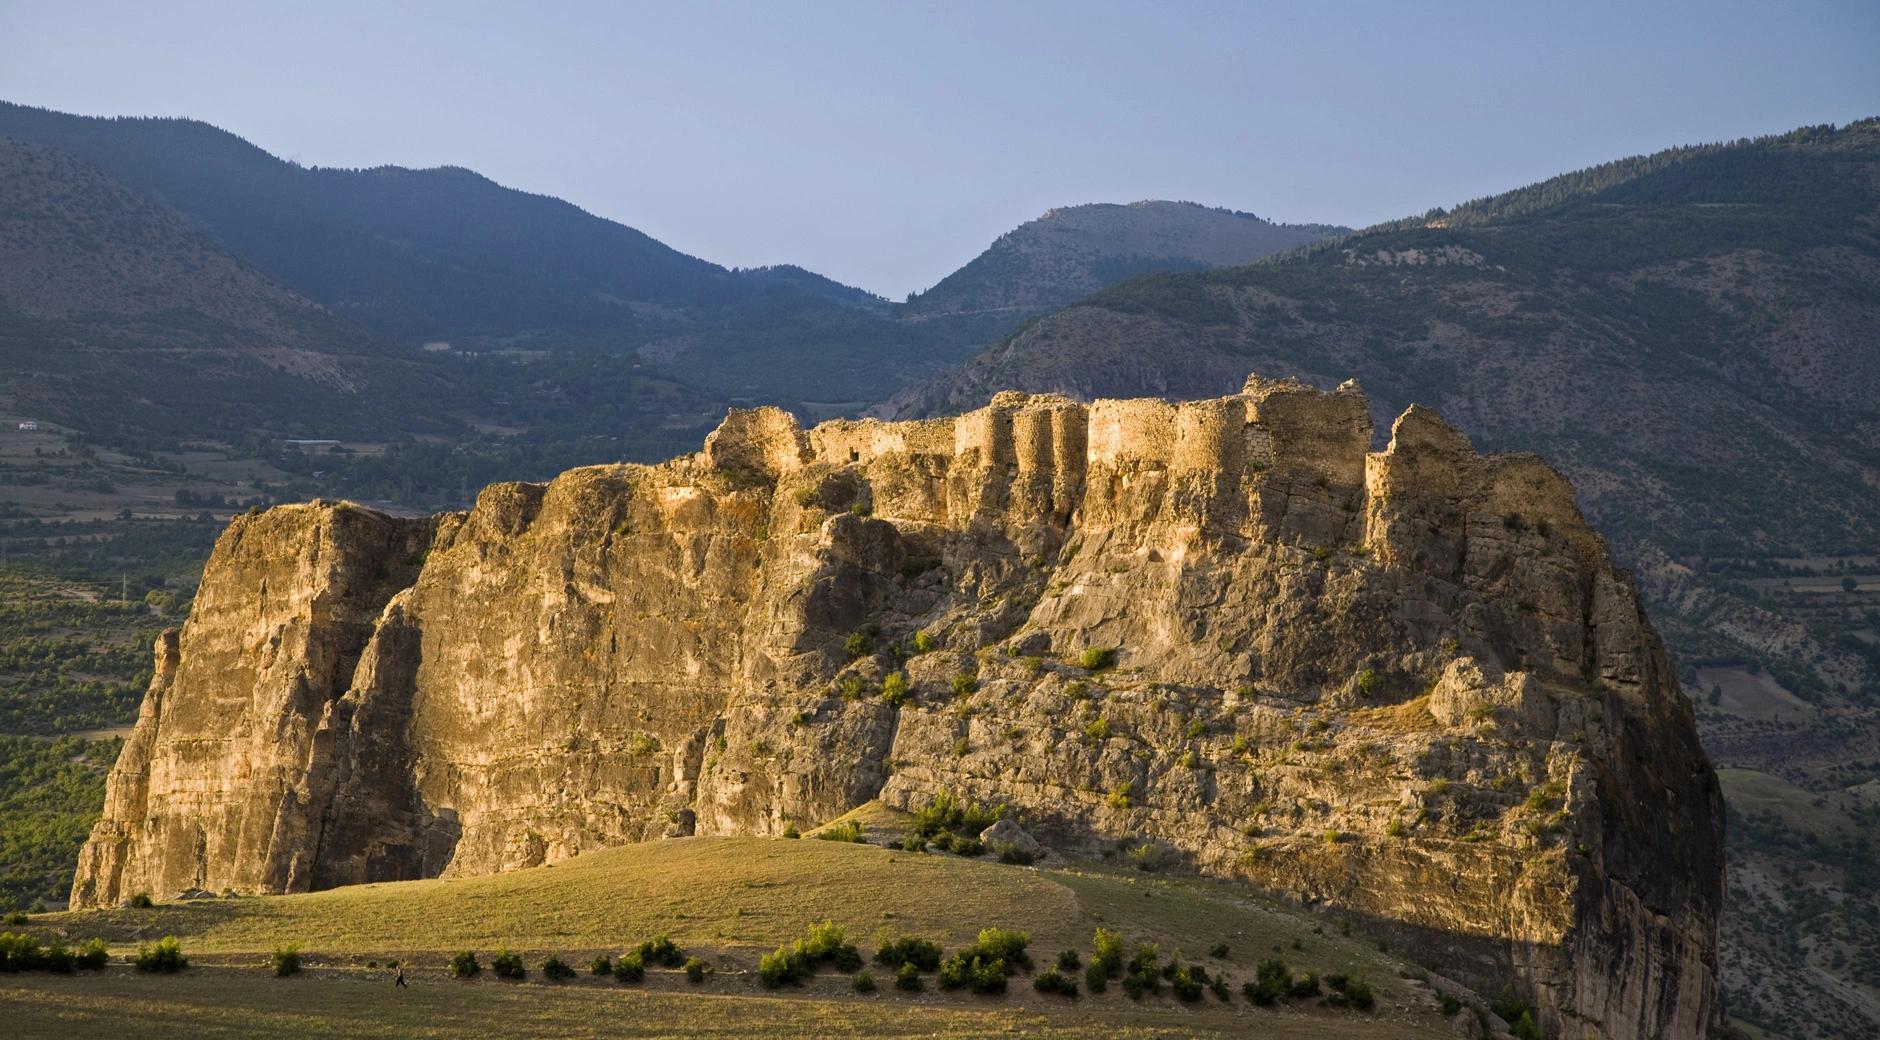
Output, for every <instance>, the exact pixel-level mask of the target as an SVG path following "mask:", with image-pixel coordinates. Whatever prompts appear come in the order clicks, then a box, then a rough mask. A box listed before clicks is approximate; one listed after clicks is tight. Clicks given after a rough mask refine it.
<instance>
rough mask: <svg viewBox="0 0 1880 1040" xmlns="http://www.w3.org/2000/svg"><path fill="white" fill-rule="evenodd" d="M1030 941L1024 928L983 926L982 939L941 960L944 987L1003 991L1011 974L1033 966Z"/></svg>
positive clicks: (942, 985) (941, 985)
mask: <svg viewBox="0 0 1880 1040" xmlns="http://www.w3.org/2000/svg"><path fill="white" fill-rule="evenodd" d="M1030 943H1031V937H1030V936H1028V935H1026V934H1025V933H1024V932H1015V931H1010V930H1008V929H1004V928H984V929H981V930H980V932H979V938H978V941H976V942H974V943H973V945H971V946H968V947H966V948H965V949H963V950H960V951H958V952H957V953H955V954H953V956H951V957H948V958H946V959H944V960H942V961H941V962H940V988H941V989H964V988H970V989H972V991H973V992H974V993H1003V992H1005V980H1006V979H1007V978H1009V977H1011V976H1012V975H1013V974H1014V973H1015V972H1017V971H1018V970H1019V969H1021V968H1022V969H1024V970H1026V971H1030V970H1031V955H1030V954H1028V953H1026V952H1025V947H1026V946H1028V945H1030Z"/></svg>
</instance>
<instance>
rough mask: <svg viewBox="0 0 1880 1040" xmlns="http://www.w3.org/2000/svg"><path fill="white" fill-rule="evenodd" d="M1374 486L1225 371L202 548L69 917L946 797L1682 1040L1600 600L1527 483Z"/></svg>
mask: <svg viewBox="0 0 1880 1040" xmlns="http://www.w3.org/2000/svg"><path fill="white" fill-rule="evenodd" d="M1372 447H1373V431H1372V429H1371V424H1370V419H1369V411H1368V409H1367V406H1366V403H1365V400H1364V398H1363V396H1362V394H1361V393H1360V392H1359V391H1358V390H1357V388H1356V387H1355V386H1352V385H1350V384H1347V385H1346V386H1344V387H1341V388H1339V389H1338V390H1336V391H1332V392H1325V391H1320V390H1315V389H1312V388H1309V387H1306V386H1303V385H1301V384H1298V383H1292V382H1268V381H1264V380H1261V379H1259V378H1257V377H1256V378H1253V379H1250V380H1249V381H1248V383H1247V386H1246V388H1245V389H1244V390H1243V391H1242V392H1241V393H1239V394H1236V395H1233V396H1230V397H1225V398H1220V399H1216V400H1209V401H1196V402H1188V403H1181V404H1171V403H1168V402H1165V401H1159V400H1137V401H1097V402H1094V403H1090V404H1082V403H1078V402H1074V401H1071V400H1068V399H1065V398H1061V397H1054V396H1027V395H1023V394H1011V393H1007V394H1000V395H998V396H997V397H995V398H994V399H993V401H992V403H991V404H990V405H989V406H988V407H986V408H983V409H980V410H979V411H976V412H972V413H969V414H966V415H962V416H959V417H957V418H951V419H936V420H927V421H920V422H905V423H882V422H875V421H862V422H846V421H845V422H832V423H826V424H824V425H821V426H818V427H816V428H815V429H813V430H808V431H804V430H801V429H799V428H798V426H797V424H796V423H795V422H794V421H793V420H792V419H791V418H790V417H789V416H788V415H787V414H785V413H783V412H779V411H776V410H774V409H758V410H755V411H749V412H734V413H733V414H732V415H731V416H730V417H729V418H728V419H727V420H726V421H725V423H724V425H723V426H722V427H720V428H719V430H718V431H717V432H715V433H714V434H712V436H711V437H710V438H708V439H707V441H706V443H705V446H704V450H703V451H701V452H700V453H698V454H695V455H691V456H687V457H684V458H680V459H675V460H673V461H671V462H668V463H664V464H662V465H658V466H637V465H618V466H597V467H589V468H585V469H578V470H573V471H570V472H568V473H566V474H563V475H562V476H561V477H559V478H557V479H555V480H554V481H552V482H550V483H548V484H545V485H533V484H500V485H495V486H492V487H490V488H489V489H487V490H485V491H484V493H483V494H482V496H481V497H480V498H479V500H478V502H477V504H476V506H475V508H473V509H471V510H470V511H469V512H467V513H455V514H445V515H442V516H437V517H432V518H428V519H422V520H406V519H396V518H392V517H387V516H383V515H380V514H378V513H375V512H372V511H370V510H366V509H361V508H359V507H356V506H351V505H346V504H333V503H314V504H311V505H301V506H284V507H279V508H276V509H272V510H269V511H267V512H265V513H262V514H259V515H256V516H249V517H242V518H238V519H237V520H235V521H234V522H233V523H232V524H231V526H230V528H229V530H228V531H227V532H226V533H225V534H224V535H223V537H222V539H221V540H220V542H218V544H217V546H216V550H215V554H214V556H213V557H212V558H211V560H210V563H209V565H208V569H207V571H206V572H205V574H204V578H203V583H202V589H201V593H200V595H199V596H198V598H197V600H196V605H195V609H194V611H193V613H192V615H191V617H190V619H189V621H188V623H187V624H186V625H184V627H183V628H182V629H181V631H180V633H169V634H166V635H165V637H164V638H163V640H162V641H160V643H159V646H158V651H157V653H158V664H157V669H156V676H155V678H154V679H153V680H152V683H151V689H150V692H149V694H148V695H147V697H146V699H145V703H144V707H143V711H142V714H141V716H140V718H139V720H138V724H137V729H136V732H135V734H134V735H133V737H132V738H131V740H130V741H129V742H128V743H127V745H126V748H125V752H124V755H123V758H122V759H121V760H120V761H119V763H118V765H117V768H116V769H115V770H114V772H113V774H112V777H111V784H110V792H109V796H108V800H107V806H106V812H105V817H104V819H103V820H102V821H101V822H100V823H99V824H98V825H97V828H96V830H95V831H94V832H93V835H92V838H91V841H90V842H89V843H88V844H87V846H86V848H85V852H84V854H83V857H82V860H81V863H80V867H79V872H78V876H77V878H76V879H75V881H74V885H73V901H74V904H75V905H78V906H97V905H106V904H111V903H115V902H118V901H120V900H123V899H125V898H128V897H129V896H130V895H132V894H133V893H138V892H148V893H151V894H153V895H158V896H163V895H170V894H174V893H176V892H179V891H182V890H185V889H190V888H202V889H208V890H211V891H221V890H225V889H233V890H235V891H240V892H292V891H305V890H309V889H316V888H325V887H330V886H334V885H343V884H352V883H358V882H364V881H376V880H386V879H397V878H415V877H430V876H437V875H468V874H485V873H491V872H495V871H501V870H508V869H514V868H518V867H527V866H534V865H537V864H541V863H548V862H554V861H557V860H560V859H564V858H566V857H568V856H572V855H574V854H576V853H579V852H582V851H586V850H591V849H596V848H601V847H604V846H608V845H616V844H620V843H622V842H631V841H645V840H654V839H659V838H663V837H674V836H682V835H688V834H777V833H781V832H782V831H783V830H784V829H785V828H786V827H788V826H791V825H795V826H798V827H807V826H810V825H814V824H816V823H819V822H821V821H824V820H827V819H830V818H832V817H834V816H837V815H840V814H841V813H843V812H845V811H847V810H849V809H851V808H853V807H855V806H857V805H859V804H861V803H863V802H867V801H869V800H871V799H879V800H881V801H884V802H886V803H888V804H890V805H895V806H901V807H914V806H917V805H920V804H923V803H924V802H925V801H926V800H927V799H928V798H930V797H931V796H933V795H934V794H936V793H938V792H941V791H950V792H954V793H958V794H964V795H969V796H972V797H974V798H980V799H991V800H997V801H1003V802H1008V803H1010V804H1012V805H1013V806H1014V807H1015V808H1016V809H1017V810H1018V811H1019V813H1020V815H1021V816H1022V817H1023V819H1024V820H1025V825H1026V829H1027V830H1028V831H1029V832H1030V833H1032V834H1034V835H1036V836H1038V837H1040V838H1042V839H1044V840H1045V841H1046V842H1047V843H1048V844H1049V845H1050V846H1051V847H1052V848H1054V849H1055V850H1057V853H1058V854H1060V855H1063V854H1083V855H1092V856H1094V855H1100V854H1102V853H1104V852H1105V851H1114V850H1115V849H1116V848H1118V847H1119V844H1121V845H1126V846H1127V847H1128V848H1130V849H1131V850H1140V849H1142V847H1143V846H1145V845H1147V846H1152V848H1153V851H1151V852H1149V853H1147V855H1151V856H1159V857H1161V858H1163V859H1165V860H1167V861H1169V862H1171V863H1174V864H1177V865H1186V866H1188V867H1192V868H1193V869H1198V870H1200V871H1203V872H1206V873H1210V874H1217V875H1227V876H1234V877H1239V878H1243V879H1245V880H1246V881H1247V882H1248V883H1249V884H1251V885H1254V886H1257V887H1259V888H1261V889H1264V890H1267V891H1270V892H1276V893H1281V894H1285V895H1289V896H1292V897H1294V898H1298V899H1300V900H1303V901H1307V902H1310V903H1313V904H1319V905H1324V906H1327V907H1331V908H1335V909H1336V910H1338V911H1339V912H1341V913H1344V914H1346V915H1348V916H1351V917H1353V918H1356V919H1358V920H1359V921H1361V922H1362V923H1364V924H1365V925H1366V926H1367V927H1369V928H1372V929H1374V930H1376V931H1378V932H1379V933H1380V934H1386V935H1389V936H1390V937H1392V939H1393V941H1394V942H1395V943H1396V944H1398V945H1399V946H1400V947H1403V948H1408V949H1410V950H1412V951H1413V952H1415V953H1417V954H1420V955H1422V956H1425V957H1427V958H1431V959H1432V960H1433V961H1434V960H1436V959H1440V964H1441V967H1442V969H1443V971H1444V972H1445V973H1446V974H1448V975H1450V976H1452V977H1456V978H1459V979H1460V980H1462V981H1464V982H1466V983H1469V984H1471V985H1473V986H1475V987H1477V988H1478V989H1480V990H1482V991H1484V992H1488V993H1491V994H1495V993H1499V992H1500V991H1501V989H1502V987H1503V986H1504V985H1505V984H1509V983H1512V984H1513V985H1515V987H1516V988H1517V989H1518V990H1521V991H1523V992H1524V993H1525V994H1526V995H1527V996H1528V997H1529V998H1530V999H1531V1000H1532V1001H1533V1002H1534V1003H1535V1004H1536V1006H1537V1007H1538V1008H1539V1009H1541V1011H1542V1013H1543V1018H1544V1020H1545V1022H1544V1024H1546V1025H1547V1026H1548V1027H1549V1028H1550V1029H1552V1030H1557V1031H1558V1032H1559V1033H1560V1034H1561V1035H1571V1036H1591V1037H1694V1036H1702V1035H1704V1034H1705V1032H1706V1029H1707V1026H1708V1024H1709V1023H1710V1022H1711V1020H1712V1018H1713V1017H1714V1016H1715V1014H1716V1012H1717V970H1716V917H1717V911H1718V908H1719V904H1720V901H1721V898H1722V878H1723V866H1722V863H1723V860H1722V840H1721V827H1722V819H1723V815H1722V807H1721V800H1720V797H1719V794H1718V788H1717V782H1716V778H1715V775H1714V774H1713V772H1712V771H1711V768H1710V766H1709V764H1708V762H1707V761H1706V760H1705V758H1704V756H1703V754H1702V752H1701V751H1700V749H1699V747H1698V744H1697V740H1696V736H1695V731H1694V728H1693V725H1692V719H1691V712H1690V709H1689V706H1688V705H1687V703H1686V702H1685V701H1684V699H1683V698H1682V696H1681V695H1680V693H1679V692H1678V688H1677V685H1676V683H1675V681H1674V680H1673V678H1672V673H1671V669H1670V667H1669V664H1668V662H1667V660H1666V657H1665V654H1664V651H1663V649H1662V648H1661V646H1660V644H1659V640H1658V638H1657V636H1656V634H1655V633H1654V632H1653V631H1652V629H1651V626H1650V624H1649V623H1648V622H1647V620H1646V619H1645V617H1644V615H1643V613H1642V612H1641V610H1640V607H1639V604H1638V599H1637V596H1636V595H1635V593H1634V591H1633V588H1632V586H1631V583H1630V581H1629V579H1628V578H1627V577H1626V576H1625V575H1624V574H1622V573H1620V572H1619V571H1617V570H1615V569H1614V567H1613V565H1612V563H1611V561H1610V559H1609V557H1608V555H1607V552H1606V549H1605V546H1604V544H1603V543H1602V542H1601V540H1600V539H1599V537H1598V536H1597V535H1596V534H1595V533H1594V532H1593V531H1592V530H1591V528H1590V527H1589V526H1588V525H1587V523H1586V522H1585V520H1584V519H1583V518H1582V517H1581V516H1580V514H1579V511H1578V510H1577V508H1576V507H1575V505H1574V501H1573V492H1572V489H1571V488H1570V487H1569V486H1568V485H1567V483H1566V481H1565V480H1564V479H1562V478H1561V477H1560V476H1559V475H1558V474H1557V473H1555V472H1554V471H1553V470H1552V469H1550V468H1548V467H1547V466H1546V465H1545V464H1544V463H1542V462H1540V461H1539V460H1538V459H1535V458H1532V457H1527V456H1510V457H1495V456H1488V457H1485V456H1480V455H1477V454H1476V453H1475V452H1474V451H1473V450H1472V449H1471V447H1470V446H1469V444H1468V442H1467V440H1466V439H1465V438H1464V437H1463V436H1462V435H1461V434H1460V433H1458V432H1457V431H1456V430H1454V429H1453V428H1452V427H1450V426H1449V425H1448V424H1446V423H1445V422H1444V421H1443V420H1442V419H1441V418H1440V417H1438V416H1437V415H1435V414H1434V413H1433V412H1430V411H1428V410H1426V409H1421V408H1412V409H1410V410H1409V411H1407V412H1405V413H1404V415H1403V416H1402V417H1400V418H1399V419H1398V420H1397V421H1396V423H1395V424H1394V426H1393V428H1392V430H1391V431H1390V437H1389V442H1388V444H1387V446H1386V447H1385V448H1384V450H1382V451H1372V450H1371V449H1372ZM923 633H924V635H921V636H920V638H919V639H918V640H917V635H919V634H923ZM1086 651H1096V652H1095V653H1092V654H1089V655H1086ZM903 685H905V688H906V694H905V696H904V697H897V696H893V695H887V694H884V693H883V690H884V687H885V688H887V689H889V690H899V689H900V688H901V687H902V686H903ZM897 700H898V701H899V703H895V701H897Z"/></svg>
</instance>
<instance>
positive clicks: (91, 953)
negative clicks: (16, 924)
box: [0, 932, 174, 975]
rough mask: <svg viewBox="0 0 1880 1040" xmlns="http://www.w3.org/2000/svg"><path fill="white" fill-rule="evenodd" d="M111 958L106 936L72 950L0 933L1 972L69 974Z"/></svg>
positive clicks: (31, 938)
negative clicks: (106, 944)
mask: <svg viewBox="0 0 1880 1040" xmlns="http://www.w3.org/2000/svg"><path fill="white" fill-rule="evenodd" d="M172 941H174V940H172ZM110 959H111V954H110V953H109V952H108V951H107V950H106V949H105V945H104V940H103V939H93V940H92V941H90V942H88V943H86V944H85V945H84V946H81V947H79V948H78V949H77V950H73V949H71V948H70V947H68V946H66V945H65V944H64V943H62V942H58V941H54V942H53V943H52V945H50V946H41V945H40V944H39V940H38V939H36V938H34V937H33V936H30V935H24V934H21V933H17V932H0V971H5V972H15V971H50V972H55V973H57V974H60V975H70V974H72V973H73V972H75V971H78V970H79V969H81V968H83V969H86V970H96V969H98V968H102V967H104V966H105V963H106V962H108V961H109V960H110Z"/></svg>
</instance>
